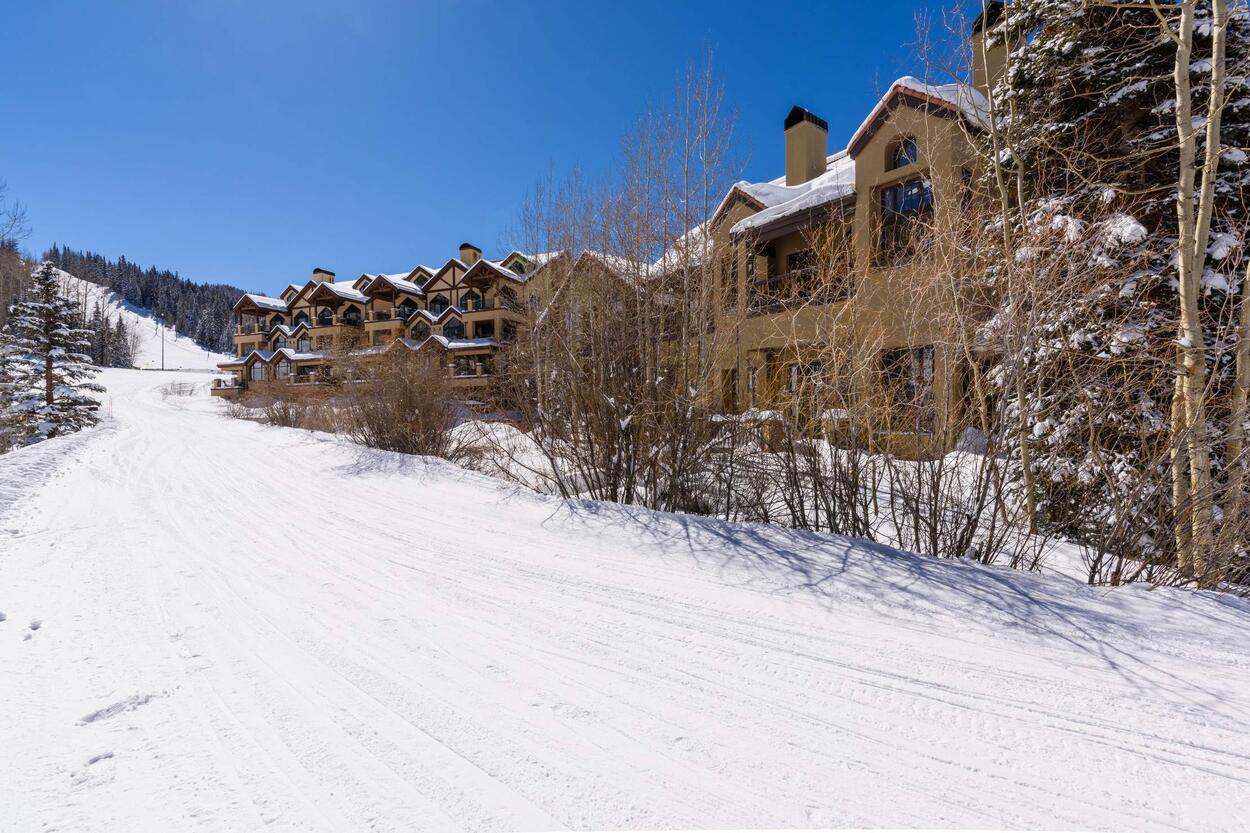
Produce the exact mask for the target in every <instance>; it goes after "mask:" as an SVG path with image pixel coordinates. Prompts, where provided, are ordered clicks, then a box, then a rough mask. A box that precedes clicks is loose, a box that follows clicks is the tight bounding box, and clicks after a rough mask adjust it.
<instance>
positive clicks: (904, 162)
mask: <svg viewBox="0 0 1250 833" xmlns="http://www.w3.org/2000/svg"><path fill="white" fill-rule="evenodd" d="M919 158H920V151H919V149H918V148H917V147H916V140H915V139H913V138H912V137H911V136H904V137H903V138H901V139H899V140H898V141H897V142H895V143H894V146H893V148H892V149H891V151H890V168H889V170H894V169H895V168H906V167H907V166H908V165H914V164H915V163H916V160H917V159H919Z"/></svg>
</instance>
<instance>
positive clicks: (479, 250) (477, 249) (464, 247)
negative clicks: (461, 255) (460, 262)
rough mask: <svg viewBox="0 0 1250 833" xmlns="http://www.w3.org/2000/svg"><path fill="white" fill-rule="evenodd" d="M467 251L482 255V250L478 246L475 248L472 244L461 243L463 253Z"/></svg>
mask: <svg viewBox="0 0 1250 833" xmlns="http://www.w3.org/2000/svg"><path fill="white" fill-rule="evenodd" d="M465 249H472V250H473V251H475V252H477V253H478V254H481V253H482V250H481V249H479V248H478V247H477V246H474V245H473V244H472V243H461V244H460V251H462V252H463V251H464V250H465Z"/></svg>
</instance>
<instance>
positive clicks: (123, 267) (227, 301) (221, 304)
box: [44, 244, 243, 353]
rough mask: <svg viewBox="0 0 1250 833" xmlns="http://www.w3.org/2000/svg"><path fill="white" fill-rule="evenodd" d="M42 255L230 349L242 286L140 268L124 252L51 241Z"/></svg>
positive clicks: (200, 339)
mask: <svg viewBox="0 0 1250 833" xmlns="http://www.w3.org/2000/svg"><path fill="white" fill-rule="evenodd" d="M44 259H45V260H49V261H51V262H52V263H53V265H55V266H57V267H58V268H60V269H63V270H65V271H66V272H69V273H70V274H71V275H74V276H76V277H79V278H82V279H83V280H85V281H90V282H91V283H95V284H99V285H101V286H107V287H109V288H110V289H112V290H113V291H114V292H116V293H117V294H119V295H121V296H122V298H124V299H125V300H126V301H129V302H130V303H132V304H135V305H136V306H140V307H144V308H145V309H148V310H151V312H152V314H153V315H155V316H157V318H159V319H160V320H161V321H163V322H165V323H166V324H167V325H169V326H172V327H174V328H176V329H177V331H178V332H179V333H181V334H182V335H185V336H187V337H189V338H191V339H194V340H195V342H196V343H197V344H199V345H200V346H201V347H203V348H204V349H206V350H213V351H216V352H219V353H229V352H232V349H231V334H232V331H233V326H232V324H233V322H232V319H231V312H230V310H231V307H232V306H233V305H234V302H235V301H237V300H238V298H239V296H240V295H241V294H243V290H242V289H239V288H238V287H235V286H230V285H228V284H220V283H213V284H203V283H194V282H193V281H189V280H187V279H186V278H182V277H179V275H178V273H177V272H171V271H169V270H167V269H157V268H156V267H155V266H149V267H148V268H146V269H144V268H143V267H141V266H139V265H138V264H136V263H132V262H131V261H129V260H127V259H126V258H125V256H124V255H123V256H121V257H118V258H117V260H115V261H114V260H110V259H108V258H106V257H104V256H103V255H100V254H96V253H95V252H89V251H78V250H75V249H70V248H66V247H64V246H60V245H57V244H53V246H52V248H50V249H48V251H47V252H45V253H44Z"/></svg>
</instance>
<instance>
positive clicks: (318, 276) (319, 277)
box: [312, 266, 334, 283]
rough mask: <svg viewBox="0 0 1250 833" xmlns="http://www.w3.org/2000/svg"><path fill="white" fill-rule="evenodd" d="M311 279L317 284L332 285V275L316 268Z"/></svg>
mask: <svg viewBox="0 0 1250 833" xmlns="http://www.w3.org/2000/svg"><path fill="white" fill-rule="evenodd" d="M312 279H313V280H314V281H315V282H317V283H334V273H333V272H331V271H330V270H329V269H322V268H321V267H320V266H318V267H316V268H314V269H313V276H312Z"/></svg>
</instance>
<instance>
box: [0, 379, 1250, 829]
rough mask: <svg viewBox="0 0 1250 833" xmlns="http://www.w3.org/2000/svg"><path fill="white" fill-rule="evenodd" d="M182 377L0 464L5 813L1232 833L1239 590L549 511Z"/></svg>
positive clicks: (671, 521)
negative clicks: (246, 407) (321, 432)
mask: <svg viewBox="0 0 1250 833" xmlns="http://www.w3.org/2000/svg"><path fill="white" fill-rule="evenodd" d="M178 378H180V379H189V380H198V381H201V382H203V381H204V378H205V377H204V376H203V375H201V374H158V373H142V372H138V371H110V372H107V373H106V374H105V376H104V382H105V384H106V385H107V386H108V387H109V390H110V399H111V403H112V406H111V411H112V413H111V415H110V418H109V419H108V420H107V422H106V423H105V424H104V425H103V426H101V427H100V428H99V429H97V430H94V431H92V432H90V433H89V434H85V435H80V436H77V437H71V438H68V439H64V440H53V441H50V442H47V443H43V444H40V445H37V446H33V447H31V448H28V449H24V450H21V451H18V452H15V453H13V454H9V455H6V456H3V457H0V484H5V485H3V486H0V611H3V612H4V613H5V614H6V616H7V620H6V621H4V622H0V702H3V703H4V704H5V719H4V720H3V721H2V722H0V779H2V780H0V830H5V831H8V830H12V831H27V830H75V831H78V830H144V831H146V830H153V831H157V830H159V831H167V830H179V831H181V830H214V831H216V830H239V831H253V830H257V829H260V828H261V827H262V826H266V825H267V826H268V827H267V829H272V830H318V831H357V830H423V831H424V830H454V829H467V830H506V829H521V830H556V829H563V828H582V829H584V828H599V829H603V828H607V829H611V828H618V829H619V828H651V829H654V828H665V827H684V828H726V827H761V826H767V827H791V826H795V827H804V826H807V827H810V826H847V827H854V826H866V827H891V826H900V827H901V826H927V827H952V826H954V827H1009V828H1038V827H1043V828H1050V829H1117V830H1133V831H1136V830H1228V831H1235V830H1245V829H1247V828H1250V740H1248V738H1250V663H1248V662H1247V660H1248V659H1250V639H1248V638H1247V637H1248V635H1250V606H1248V605H1247V604H1245V603H1243V602H1240V601H1236V600H1233V599H1228V598H1222V597H1217V596H1211V595H1194V594H1184V593H1181V592H1178V591H1158V592H1153V593H1152V592H1148V591H1146V590H1145V589H1144V588H1133V589H1128V590H1121V591H1103V590H1093V589H1089V588H1087V587H1084V586H1082V585H1080V584H1079V583H1077V582H1074V581H1071V580H1069V579H1066V578H1063V577H1039V576H1031V575H1023V574H1018V573H1012V572H1008V571H1005V570H995V569H986V568H979V567H975V566H972V565H961V564H952V563H943V562H938V561H933V560H925V559H920V558H917V557H913V556H908V555H904V554H899V553H893V552H890V551H886V550H880V549H873V548H871V547H868V546H864V545H857V544H854V543H849V542H847V541H844V540H839V539H836V538H832V537H827V536H816V535H810V534H801V533H796V532H791V531H786V530H783V529H776V528H764V527H750V526H735V525H729V524H724V523H718V522H711V521H704V520H700V519H695V518H685V517H673V516H666V515H658V514H654V513H650V512H645V511H641V510H632V509H626V508H621V507H613V506H607V505H595V504H568V503H563V502H561V501H558V500H556V499H553V498H547V497H540V496H536V495H533V494H530V493H526V492H523V491H519V490H518V489H516V488H515V487H510V486H508V485H505V484H503V483H500V482H497V481H493V480H490V479H488V478H485V477H483V476H481V475H476V474H473V473H469V472H465V471H462V470H459V469H456V468H453V467H451V466H449V465H445V464H441V463H437V462H429V461H423V460H420V459H414V458H400V457H397V456H394V455H388V454H376V453H366V452H361V451H358V450H356V449H353V448H352V447H350V446H347V445H345V444H343V443H341V442H339V441H337V440H335V439H333V438H328V437H325V436H318V435H313V434H309V433H305V432H299V431H294V430H286V429H276V428H266V427H263V426H260V425H256V424H252V423H247V422H240V421H234V420H230V419H227V418H225V417H223V416H222V415H221V414H220V412H219V403H217V402H215V401H212V400H210V399H209V398H208V397H207V395H206V394H202V395H200V396H197V397H192V398H184V397H172V398H168V399H163V398H162V397H161V395H160V393H159V391H158V387H159V386H160V385H161V384H163V383H164V382H166V381H167V380H169V379H178ZM18 478H20V479H21V480H22V481H23V482H26V480H27V479H28V478H29V479H30V480H31V483H32V485H28V486H22V487H17V488H15V487H13V486H12V485H11V484H12V481H13V480H15V479H18ZM36 621H38V623H39V627H38V628H37V629H35V628H34V625H35V623H36Z"/></svg>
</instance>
